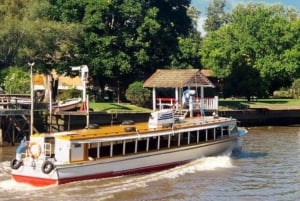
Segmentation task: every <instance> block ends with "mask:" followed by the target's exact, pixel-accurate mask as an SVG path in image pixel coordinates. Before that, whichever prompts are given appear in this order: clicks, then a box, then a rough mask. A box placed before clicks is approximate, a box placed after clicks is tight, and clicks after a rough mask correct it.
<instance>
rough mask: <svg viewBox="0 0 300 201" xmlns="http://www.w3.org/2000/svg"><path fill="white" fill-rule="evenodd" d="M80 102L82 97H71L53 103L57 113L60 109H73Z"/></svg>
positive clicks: (54, 110) (53, 108)
mask: <svg viewBox="0 0 300 201" xmlns="http://www.w3.org/2000/svg"><path fill="white" fill-rule="evenodd" d="M80 102H81V98H71V99H66V100H62V101H59V102H58V103H56V104H54V105H52V111H53V112H54V113H56V112H59V111H69V110H73V109H75V108H77V105H78V103H80Z"/></svg>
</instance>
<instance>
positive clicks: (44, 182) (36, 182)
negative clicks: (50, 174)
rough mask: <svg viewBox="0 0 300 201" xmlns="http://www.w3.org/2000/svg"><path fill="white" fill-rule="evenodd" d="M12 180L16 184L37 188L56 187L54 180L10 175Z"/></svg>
mask: <svg viewBox="0 0 300 201" xmlns="http://www.w3.org/2000/svg"><path fill="white" fill-rule="evenodd" d="M12 178H13V179H14V180H15V181H16V182H20V183H26V184H30V185H32V186H37V187H43V186H50V185H56V184H57V181H56V180H52V179H44V178H39V177H28V176H23V175H12Z"/></svg>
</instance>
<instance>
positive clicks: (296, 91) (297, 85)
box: [291, 79, 300, 99]
mask: <svg viewBox="0 0 300 201" xmlns="http://www.w3.org/2000/svg"><path fill="white" fill-rule="evenodd" d="M291 91H292V94H293V96H294V97H295V98H297V99H298V98H299V95H300V79H296V80H295V81H294V82H293V84H292V87H291Z"/></svg>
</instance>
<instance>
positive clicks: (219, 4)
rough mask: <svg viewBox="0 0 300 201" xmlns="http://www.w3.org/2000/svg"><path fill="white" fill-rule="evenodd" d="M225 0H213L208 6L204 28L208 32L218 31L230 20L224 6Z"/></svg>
mask: <svg viewBox="0 0 300 201" xmlns="http://www.w3.org/2000/svg"><path fill="white" fill-rule="evenodd" d="M225 6H226V1H225V0H213V1H211V2H210V4H209V6H208V8H207V18H206V20H205V24H204V29H205V31H207V32H211V31H216V30H218V29H219V28H220V27H221V26H223V25H224V24H225V23H227V21H228V19H227V18H228V16H227V15H226V13H225V11H224V8H225Z"/></svg>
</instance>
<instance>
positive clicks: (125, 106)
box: [89, 98, 300, 113]
mask: <svg viewBox="0 0 300 201" xmlns="http://www.w3.org/2000/svg"><path fill="white" fill-rule="evenodd" d="M295 106H298V107H300V99H258V100H256V101H250V102H248V101H247V100H245V99H225V100H224V99H221V98H220V99H219V110H242V109H247V108H272V107H277V108H278V107H282V108H285V107H295ZM89 107H90V108H92V109H93V110H94V111H104V112H108V113H115V112H120V113H131V112H151V108H143V107H138V106H135V105H131V104H129V103H119V104H118V103H108V102H101V103H92V102H90V103H89Z"/></svg>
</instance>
